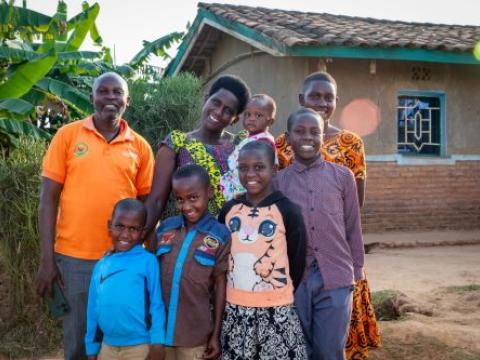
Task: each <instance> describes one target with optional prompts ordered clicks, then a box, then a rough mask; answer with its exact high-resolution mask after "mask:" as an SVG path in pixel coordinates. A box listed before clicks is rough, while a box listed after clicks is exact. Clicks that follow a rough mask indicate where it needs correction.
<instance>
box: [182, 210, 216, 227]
mask: <svg viewBox="0 0 480 360" xmlns="http://www.w3.org/2000/svg"><path fill="white" fill-rule="evenodd" d="M181 217H182V227H186V225H187V224H186V221H185V218H184V217H183V215H181ZM212 220H215V218H214V217H213V215H212V214H210V213H209V212H208V210H207V211H206V212H205V214H203V216H202V217H201V218H200V220H198V221H197V222H196V223H195V224H194V225H193V228H194V229H196V230H200V231H201V232H206V231H207V230H208V229H209V224H210V221H212Z"/></svg>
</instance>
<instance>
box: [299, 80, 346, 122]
mask: <svg viewBox="0 0 480 360" xmlns="http://www.w3.org/2000/svg"><path fill="white" fill-rule="evenodd" d="M299 102H300V105H302V106H304V107H306V108H310V109H312V110H315V111H316V112H317V113H318V114H320V116H321V117H322V119H324V120H325V121H328V120H330V118H331V117H332V115H333V113H334V112H335V109H336V108H337V89H336V88H335V86H334V85H333V84H332V83H331V82H328V81H323V80H313V81H311V82H310V84H308V85H307V87H306V88H305V90H304V93H303V94H300V95H299Z"/></svg>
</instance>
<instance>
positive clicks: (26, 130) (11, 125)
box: [0, 118, 52, 140]
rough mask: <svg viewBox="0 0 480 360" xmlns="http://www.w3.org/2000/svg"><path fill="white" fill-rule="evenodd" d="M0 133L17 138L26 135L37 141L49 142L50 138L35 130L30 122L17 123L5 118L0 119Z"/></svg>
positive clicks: (44, 132)
mask: <svg viewBox="0 0 480 360" xmlns="http://www.w3.org/2000/svg"><path fill="white" fill-rule="evenodd" d="M0 132H1V133H3V134H9V135H14V136H17V137H18V136H21V135H26V136H29V137H32V138H34V139H38V140H40V139H45V140H49V139H50V138H51V137H52V135H50V134H49V133H48V132H46V131H45V130H42V129H39V128H37V127H36V126H35V125H33V124H32V123H31V122H30V121H17V120H12V119H6V118H3V119H0Z"/></svg>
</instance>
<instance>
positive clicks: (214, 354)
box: [203, 336, 220, 360]
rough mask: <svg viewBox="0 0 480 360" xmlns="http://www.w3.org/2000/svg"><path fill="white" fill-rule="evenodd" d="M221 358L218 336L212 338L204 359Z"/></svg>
mask: <svg viewBox="0 0 480 360" xmlns="http://www.w3.org/2000/svg"><path fill="white" fill-rule="evenodd" d="M219 356H220V341H218V337H217V336H212V337H211V338H210V340H209V341H208V343H207V348H206V349H205V355H203V358H204V359H210V360H215V359H217V358H218V357H219Z"/></svg>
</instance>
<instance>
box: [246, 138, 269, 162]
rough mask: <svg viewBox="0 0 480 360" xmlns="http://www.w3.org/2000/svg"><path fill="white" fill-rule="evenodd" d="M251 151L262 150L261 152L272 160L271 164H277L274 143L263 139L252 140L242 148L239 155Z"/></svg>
mask: <svg viewBox="0 0 480 360" xmlns="http://www.w3.org/2000/svg"><path fill="white" fill-rule="evenodd" d="M249 151H252V152H260V153H262V152H263V153H264V154H265V155H266V156H267V159H268V161H269V162H270V165H272V166H273V165H274V164H275V150H274V149H273V145H272V144H270V143H269V142H267V141H263V140H254V141H250V142H249V143H246V144H245V145H244V146H243V147H242V148H241V149H240V153H239V154H238V157H240V156H242V154H244V153H246V152H249Z"/></svg>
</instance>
